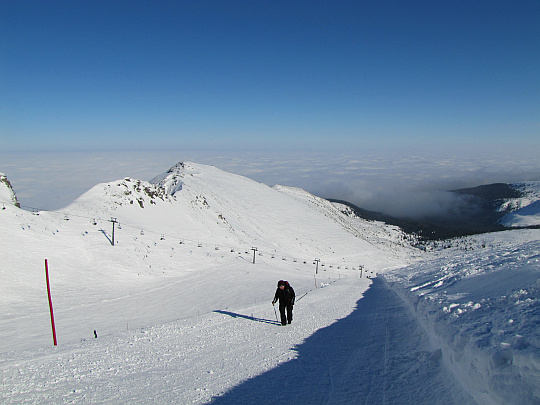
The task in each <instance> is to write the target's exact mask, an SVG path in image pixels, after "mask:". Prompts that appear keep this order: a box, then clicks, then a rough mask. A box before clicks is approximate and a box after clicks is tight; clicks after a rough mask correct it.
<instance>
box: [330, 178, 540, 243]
mask: <svg viewBox="0 0 540 405" xmlns="http://www.w3.org/2000/svg"><path fill="white" fill-rule="evenodd" d="M451 193H453V194H455V195H456V196H460V197H462V198H464V199H466V201H467V211H466V212H465V211H463V210H462V211H461V212H460V213H459V215H456V213H453V215H449V216H438V217H433V216H432V217H426V218H423V219H408V218H397V217H393V216H390V215H386V214H384V213H381V212H375V211H369V210H366V209H363V208H360V207H358V206H356V205H354V204H351V203H349V202H347V201H342V200H336V199H330V201H332V202H337V203H341V204H344V205H347V206H349V207H350V208H351V209H352V210H353V211H354V213H355V214H356V215H358V216H359V217H361V218H364V219H368V220H372V221H382V222H385V223H387V224H391V225H396V226H399V227H400V228H401V229H403V230H404V231H405V232H407V233H409V234H417V235H419V236H420V237H422V238H424V239H447V238H453V237H459V236H465V235H474V234H479V233H486V232H496V231H503V230H506V229H508V228H518V227H524V228H536V227H539V226H540V182H538V181H534V182H523V183H514V184H506V183H494V184H488V185H482V186H478V187H471V188H463V189H459V190H452V191H451Z"/></svg>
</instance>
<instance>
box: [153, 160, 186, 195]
mask: <svg viewBox="0 0 540 405" xmlns="http://www.w3.org/2000/svg"><path fill="white" fill-rule="evenodd" d="M194 171H195V170H194V167H193V165H191V164H189V163H184V162H178V163H177V164H176V165H174V166H173V167H171V168H170V169H169V170H167V172H165V173H163V174H160V175H158V176H156V177H154V178H153V179H152V180H150V183H152V184H155V185H156V186H157V187H162V188H164V189H165V192H166V193H167V194H169V195H174V194H175V193H176V192H177V191H180V190H182V184H183V183H182V180H181V179H182V178H184V176H186V175H187V174H192V173H193V172H194Z"/></svg>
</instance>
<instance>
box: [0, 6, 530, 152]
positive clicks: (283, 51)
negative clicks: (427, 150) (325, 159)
mask: <svg viewBox="0 0 540 405" xmlns="http://www.w3.org/2000/svg"><path fill="white" fill-rule="evenodd" d="M0 41H1V42H0V44H1V45H0V52H1V55H2V56H1V58H0V84H1V96H0V97H1V99H0V109H1V110H0V113H1V118H0V131H1V137H2V147H3V148H6V150H26V149H35V150H58V149H89V148H90V149H96V148H98V149H99V148H103V149H109V148H121V149H126V148H143V149H144V148H148V147H153V148H171V147H195V148H206V147H215V148H221V147H223V148H227V147H233V148H236V147H244V148H248V149H250V148H254V149H260V148H267V147H270V148H274V149H275V148H278V149H279V148H301V147H304V146H307V147H309V148H313V149H323V148H328V147H333V148H336V147H337V148H339V147H343V148H351V147H353V148H362V147H365V146H372V145H374V144H375V145H378V146H383V147H384V146H386V145H392V144H393V145H402V144H404V145H406V144H409V145H411V144H412V145H414V144H425V143H426V142H427V143H429V144H431V145H434V146H437V145H438V144H442V145H447V144H451V143H454V142H459V143H483V142H503V143H504V142H507V141H508V139H509V138H510V137H512V138H513V139H515V140H520V141H523V142H524V143H526V144H528V145H531V144H534V145H535V146H538V145H539V138H540V136H539V135H540V134H539V132H540V131H539V128H540V124H539V117H540V74H539V72H540V2H539V1H537V0H533V1H497V0H489V1H469V0H467V1H432V0H429V1H402V0H399V1H384V0H383V1H221V0H220V1H204V0H197V1H133V0H129V1H110V0H107V1H77V0H75V1H74V0H67V1H56V0H48V1H26V0H18V1H1V2H0Z"/></svg>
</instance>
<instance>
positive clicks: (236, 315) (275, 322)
mask: <svg viewBox="0 0 540 405" xmlns="http://www.w3.org/2000/svg"><path fill="white" fill-rule="evenodd" d="M214 312H217V313H219V314H224V315H229V316H232V317H233V318H244V319H248V320H250V321H255V322H262V323H269V324H272V325H281V323H280V322H277V321H272V320H271V319H263V318H255V317H253V316H247V315H242V314H237V313H235V312H229V311H222V310H216V311H214Z"/></svg>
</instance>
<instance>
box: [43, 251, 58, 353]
mask: <svg viewBox="0 0 540 405" xmlns="http://www.w3.org/2000/svg"><path fill="white" fill-rule="evenodd" d="M45 278H46V279H47V295H48V296H49V308H50V310H51V325H52V335H53V342H54V345H55V346H56V328H55V327H54V313H53V306H52V299H51V287H50V285H49V265H48V264H47V259H45Z"/></svg>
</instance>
